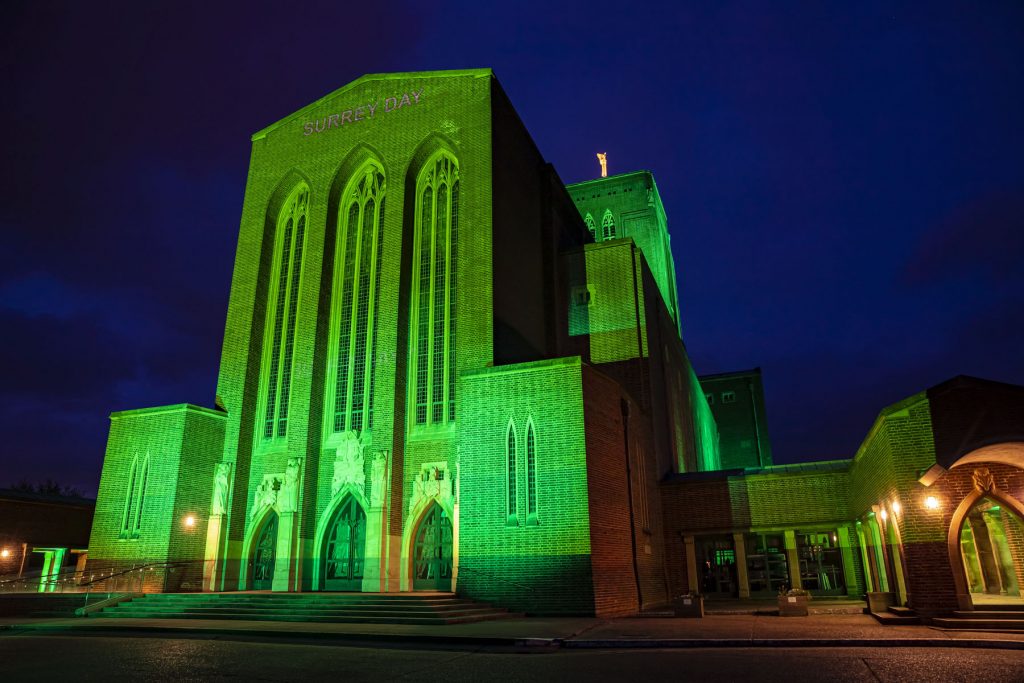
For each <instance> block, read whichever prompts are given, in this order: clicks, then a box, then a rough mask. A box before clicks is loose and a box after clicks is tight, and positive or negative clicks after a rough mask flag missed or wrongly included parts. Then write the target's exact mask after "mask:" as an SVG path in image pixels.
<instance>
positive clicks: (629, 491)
mask: <svg viewBox="0 0 1024 683" xmlns="http://www.w3.org/2000/svg"><path fill="white" fill-rule="evenodd" d="M620 406H621V409H622V439H623V445H624V447H625V448H624V450H625V454H626V495H627V496H628V499H629V542H630V545H632V547H633V579H634V580H635V581H636V604H637V611H640V610H641V609H643V606H644V598H643V591H642V590H641V588H640V568H639V565H638V564H637V556H636V519H635V516H634V514H633V469H632V467H630V458H629V455H630V448H629V402H628V401H626V400H625V399H621V403H620Z"/></svg>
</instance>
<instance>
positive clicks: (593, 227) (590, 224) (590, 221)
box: [583, 213, 598, 242]
mask: <svg viewBox="0 0 1024 683" xmlns="http://www.w3.org/2000/svg"><path fill="white" fill-rule="evenodd" d="M583 220H584V221H585V222H586V224H587V230H589V231H590V236H591V237H593V238H594V241H595V242H597V241H598V238H597V224H596V223H595V222H594V217H593V216H591V215H590V214H589V213H588V214H587V215H586V217H584V219H583Z"/></svg>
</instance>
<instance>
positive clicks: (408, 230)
mask: <svg viewBox="0 0 1024 683" xmlns="http://www.w3.org/2000/svg"><path fill="white" fill-rule="evenodd" d="M680 329H681V313H680V304H679V301H678V292H677V288H676V264H675V263H674V262H673V258H672V252H671V246H670V239H669V231H668V224H667V219H666V216H665V211H664V208H663V205H662V201H661V197H660V195H659V192H658V187H657V185H656V183H655V181H654V178H653V176H652V175H651V174H650V173H649V172H646V171H638V172H631V173H625V174H621V175H617V176H612V177H607V178H600V179H595V180H591V181H586V182H583V183H578V184H575V185H570V186H565V185H564V184H563V183H562V182H561V180H560V179H559V178H558V176H557V174H556V173H555V171H554V169H553V168H552V167H551V165H550V164H548V163H546V162H545V161H544V159H543V157H542V156H541V154H540V152H539V151H538V150H537V148H536V146H535V144H534V142H533V140H532V139H531V138H530V136H529V134H528V132H527V130H526V128H525V127H524V125H523V123H522V122H521V121H520V119H519V117H518V115H517V114H516V112H515V110H514V109H513V107H512V105H511V103H510V102H509V100H508V98H507V97H506V95H505V93H504V92H503V90H502V88H501V86H500V85H499V83H498V82H497V80H496V79H495V78H494V75H493V74H492V73H491V72H490V71H489V70H486V69H483V70H469V71H446V72H423V73H403V74H388V75H370V76H364V77H363V78H360V79H358V80H356V81H354V82H353V83H351V84H349V85H347V86H345V87H343V88H341V89H339V90H337V91H335V92H333V93H331V94H330V95H328V96H326V97H324V98H322V99H320V100H318V101H317V102H314V103H312V104H310V105H309V106H307V107H304V108H303V109H301V110H300V111H298V112H296V113H295V114H293V115H291V116H289V117H287V118H285V119H283V120H281V121H279V122H278V123H275V124H273V125H271V126H270V127H268V128H266V129H264V130H262V131H260V132H258V133H256V134H255V135H253V137H252V153H251V158H250V164H249V174H248V180H247V184H246V191H245V200H244V203H243V208H242V218H241V225H240V229H239V239H238V248H237V253H236V257H235V266H234V273H233V276H232V284H231V296H230V300H229V304H228V311H227V321H226V325H225V332H224V344H223V351H222V356H221V364H220V373H219V376H218V381H217V388H216V396H215V398H214V400H213V401H212V404H213V405H212V407H200V406H197V405H193V404H187V403H186V404H179V405H171V406H162V407H156V408H144V409H139V410H127V411H122V412H117V413H114V414H113V415H111V427H110V436H109V439H108V444H107V452H106V457H105V460H104V465H103V473H102V477H101V481H100V488H99V493H98V498H97V503H96V513H95V517H94V520H93V526H92V532H91V538H90V542H89V548H88V561H87V569H88V571H90V572H91V573H99V574H102V573H103V572H105V571H117V570H119V569H126V568H130V567H133V566H138V565H140V564H142V565H151V567H152V569H151V570H150V571H148V572H147V574H146V576H147V581H146V586H145V587H146V590H149V591H200V590H202V591H236V590H266V591H291V592H297V591H364V592H404V591H419V590H430V591H438V590H440V591H455V592H457V593H459V594H460V595H463V596H466V597H469V598H475V599H481V600H487V601H490V602H493V603H496V604H498V605H501V606H503V607H508V608H511V609H514V610H517V611H525V612H530V613H549V614H599V615H620V614H632V613H636V612H637V611H639V610H641V609H643V608H646V607H652V606H657V605H664V604H665V603H667V602H668V601H669V600H671V599H672V597H673V596H678V595H679V594H681V593H684V592H687V591H692V592H701V593H704V594H705V595H708V596H721V597H741V598H746V597H756V596H765V597H769V596H774V595H775V594H776V593H777V592H778V591H779V590H780V589H782V588H784V587H803V588H806V589H807V590H809V591H811V592H812V593H814V594H816V595H825V596H855V597H860V596H862V595H864V594H865V593H868V594H869V595H881V596H885V597H884V600H883V602H884V601H888V602H890V603H896V604H907V605H910V606H912V607H914V608H915V609H917V610H918V611H919V612H920V613H922V614H928V613H934V614H937V613H942V612H944V611H950V610H952V609H955V608H956V607H957V606H959V607H960V608H964V607H965V606H967V607H969V606H970V605H971V604H972V600H974V598H973V597H972V595H974V594H975V593H976V592H977V591H982V592H984V593H985V594H986V595H989V596H990V595H991V594H992V593H991V592H992V591H993V590H996V591H997V592H998V591H1002V593H1001V594H1002V595H1010V594H1011V593H1016V594H1017V599H1019V597H1020V596H1019V593H1020V589H1021V587H1022V586H1024V526H1022V525H1021V523H1020V518H1021V516H1022V515H1024V502H1021V501H1024V388H1021V387H1012V386H1009V385H1002V384H999V383H993V382H986V381H983V380H975V379H973V378H956V379H954V380H951V381H950V382H947V383H945V384H943V385H939V386H937V387H933V388H932V389H929V390H927V391H926V392H922V393H921V394H918V395H915V396H914V397H911V398H910V399H907V400H906V401H904V402H901V403H900V404H897V405H895V406H891V407H890V408H887V409H886V410H885V411H883V413H882V415H880V417H879V419H878V421H877V422H876V424H875V426H874V427H873V428H872V429H871V431H870V432H869V433H868V436H867V437H866V439H865V441H864V443H863V445H862V446H861V448H860V449H859V450H858V452H857V453H856V454H855V455H854V457H853V458H852V459H848V460H832V461H824V462H818V463H806V464H802V465H782V466H776V465H772V452H771V447H770V443H769V438H768V429H767V422H766V417H765V409H764V391H763V388H762V386H761V377H760V371H759V370H756V369H755V370H752V371H745V372H739V373H728V374H724V375H713V376H706V377H704V378H701V379H698V377H697V375H696V374H695V372H694V368H693V367H692V366H691V364H690V361H689V359H688V357H687V353H686V348H685V346H684V344H683V342H682V339H681V336H680ZM972 411H973V412H972ZM974 414H976V417H974V418H972V417H970V416H971V415H974ZM964 425H972V426H971V428H970V432H969V433H967V432H965V427H964ZM993 444H1017V445H1018V446H1019V448H1017V449H1016V450H1014V448H1012V447H1010V446H1007V447H1006V448H1003V447H1002V446H1000V447H999V448H998V449H997V450H996V451H990V450H986V449H991V448H992V447H993ZM972 449H974V450H972ZM979 453H980V455H979ZM972 482H973V483H972ZM965 525H966V526H965ZM1013 572H1016V574H1013ZM979 595H980V594H979Z"/></svg>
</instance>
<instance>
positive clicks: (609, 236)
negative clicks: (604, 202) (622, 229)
mask: <svg viewBox="0 0 1024 683" xmlns="http://www.w3.org/2000/svg"><path fill="white" fill-rule="evenodd" d="M601 239H603V240H613V239H615V217H614V216H612V212H611V209H605V211H604V216H602V217H601Z"/></svg>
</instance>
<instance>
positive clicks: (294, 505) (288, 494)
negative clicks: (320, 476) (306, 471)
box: [278, 457, 302, 512]
mask: <svg viewBox="0 0 1024 683" xmlns="http://www.w3.org/2000/svg"><path fill="white" fill-rule="evenodd" d="M301 468H302V458H299V457H293V458H288V464H287V465H286V466H285V468H284V483H283V485H282V486H281V495H280V496H279V497H278V507H279V508H280V510H281V512H295V511H296V510H298V509H299V470H300V469H301Z"/></svg>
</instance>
